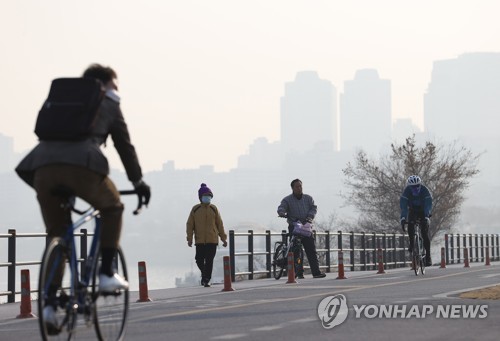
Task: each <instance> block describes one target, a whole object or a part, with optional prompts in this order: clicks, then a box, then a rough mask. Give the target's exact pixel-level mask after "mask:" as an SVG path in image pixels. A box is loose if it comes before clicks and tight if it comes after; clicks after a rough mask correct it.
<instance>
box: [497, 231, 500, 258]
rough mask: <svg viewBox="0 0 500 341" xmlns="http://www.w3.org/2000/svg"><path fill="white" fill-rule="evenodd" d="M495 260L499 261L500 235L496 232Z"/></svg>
mask: <svg viewBox="0 0 500 341" xmlns="http://www.w3.org/2000/svg"><path fill="white" fill-rule="evenodd" d="M497 260H499V261H500V235H499V234H497Z"/></svg>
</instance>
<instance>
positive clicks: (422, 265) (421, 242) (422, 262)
mask: <svg viewBox="0 0 500 341" xmlns="http://www.w3.org/2000/svg"><path fill="white" fill-rule="evenodd" d="M418 245H419V250H420V255H421V256H420V273H421V274H422V275H425V257H426V255H425V252H424V240H423V239H422V238H419V244H418Z"/></svg>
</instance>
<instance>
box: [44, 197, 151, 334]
mask: <svg viewBox="0 0 500 341" xmlns="http://www.w3.org/2000/svg"><path fill="white" fill-rule="evenodd" d="M53 194H54V195H57V196H60V197H61V198H63V200H64V202H65V204H64V205H63V206H64V207H65V208H68V209H70V210H71V211H72V212H75V213H77V214H79V215H81V217H80V218H79V219H78V220H77V221H76V222H74V223H72V224H71V225H69V226H68V228H67V231H66V235H65V236H64V237H55V238H52V240H51V241H50V242H49V244H48V245H47V246H46V248H45V251H44V254H43V258H42V264H41V270H40V275H39V281H38V293H39V297H38V314H39V325H40V331H41V334H42V339H43V340H52V339H67V340H71V339H73V338H74V337H75V333H76V326H77V320H78V315H83V319H84V321H85V324H86V326H87V327H91V326H92V325H94V328H95V331H96V334H97V337H98V339H99V340H122V339H123V336H124V333H125V324H126V319H127V313H128V305H129V291H128V289H124V290H118V291H115V292H113V293H101V292H99V269H100V261H101V260H100V257H99V244H100V242H99V240H100V238H99V237H100V233H101V218H100V215H99V214H100V213H99V211H98V210H96V209H95V208H93V207H90V208H89V209H87V210H86V211H80V210H78V209H76V208H75V207H74V204H75V197H74V195H73V194H72V193H71V190H69V189H67V188H58V189H56V190H55V191H54V192H53ZM120 194H121V195H128V194H137V193H136V192H135V191H133V190H131V191H120ZM141 208H142V200H141V198H139V204H138V206H137V209H136V210H135V211H134V212H133V213H134V214H135V215H137V214H139V212H140V211H141ZM91 220H95V230H94V237H93V238H92V243H91V247H90V252H89V255H88V257H87V260H86V261H85V262H84V263H83V262H82V264H81V272H79V270H78V263H79V262H80V260H79V259H78V258H77V255H76V244H75V238H74V236H75V231H76V230H77V229H78V228H80V227H81V226H82V225H84V224H86V223H88V222H90V221H91ZM113 267H114V270H115V272H117V273H118V274H119V275H120V276H122V277H123V278H124V279H125V280H128V273H127V266H126V263H125V257H124V254H123V251H122V249H121V248H118V251H117V255H116V256H115V258H114V260H113ZM56 283H58V284H56ZM54 292H55V294H54ZM49 293H50V294H49ZM48 304H51V305H52V306H54V308H55V311H56V318H57V321H58V325H57V326H55V327H53V328H51V327H49V326H50V325H49V326H47V323H46V321H45V320H44V316H43V309H44V308H45V306H46V305H48Z"/></svg>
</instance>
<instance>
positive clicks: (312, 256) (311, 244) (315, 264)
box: [302, 237, 321, 276]
mask: <svg viewBox="0 0 500 341" xmlns="http://www.w3.org/2000/svg"><path fill="white" fill-rule="evenodd" d="M302 245H303V246H304V250H305V251H306V255H307V260H308V261H309V266H310V267H311V273H312V275H313V276H316V275H319V274H320V273H321V270H320V269H319V261H318V254H317V252H316V242H315V240H314V238H313V237H302Z"/></svg>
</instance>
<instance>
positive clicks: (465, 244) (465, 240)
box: [462, 233, 472, 260]
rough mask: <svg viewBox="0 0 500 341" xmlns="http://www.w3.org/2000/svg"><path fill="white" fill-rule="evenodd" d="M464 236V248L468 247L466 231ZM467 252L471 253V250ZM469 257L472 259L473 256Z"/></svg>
mask: <svg viewBox="0 0 500 341" xmlns="http://www.w3.org/2000/svg"><path fill="white" fill-rule="evenodd" d="M462 238H463V245H464V246H463V247H464V249H466V248H467V235H466V234H465V233H464V235H463V237H462ZM467 254H468V255H470V252H469V251H467ZM469 259H471V260H472V257H470V258H469Z"/></svg>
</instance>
